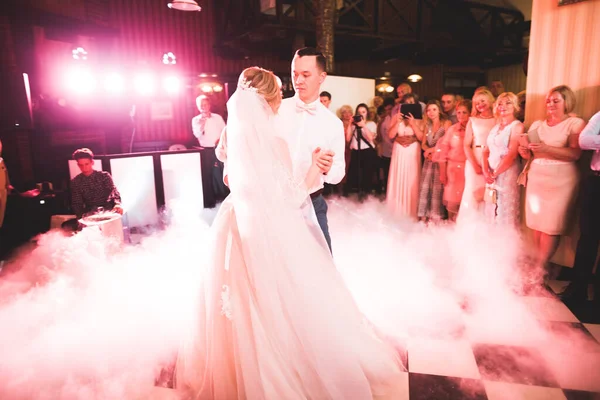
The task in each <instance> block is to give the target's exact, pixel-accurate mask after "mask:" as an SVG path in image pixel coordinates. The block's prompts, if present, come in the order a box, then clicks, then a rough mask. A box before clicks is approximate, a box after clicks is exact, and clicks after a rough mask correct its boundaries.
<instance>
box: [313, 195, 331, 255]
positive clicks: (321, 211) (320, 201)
mask: <svg viewBox="0 0 600 400" xmlns="http://www.w3.org/2000/svg"><path fill="white" fill-rule="evenodd" d="M310 198H311V200H312V203H313V207H314V209H315V214H317V221H318V222H319V227H321V230H322V231H323V235H325V240H326V241H327V246H329V251H331V237H330V236H329V226H328V225H327V202H325V199H324V198H323V189H321V190H317V191H316V192H314V193H311V195H310Z"/></svg>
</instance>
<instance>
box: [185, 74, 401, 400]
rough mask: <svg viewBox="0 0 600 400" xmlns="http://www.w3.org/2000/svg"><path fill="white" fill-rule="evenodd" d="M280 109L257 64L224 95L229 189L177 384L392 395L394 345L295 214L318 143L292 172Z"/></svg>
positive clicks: (255, 395)
mask: <svg viewBox="0 0 600 400" xmlns="http://www.w3.org/2000/svg"><path fill="white" fill-rule="evenodd" d="M280 104H281V94H280V91H279V86H278V84H277V81H276V79H275V75H273V73H272V72H270V71H266V70H263V69H261V68H258V67H253V68H248V69H246V70H244V72H243V73H242V74H241V75H240V78H239V81H238V89H237V90H236V92H235V93H234V94H233V96H232V97H231V98H230V99H229V101H228V102H227V108H228V110H229V120H228V125H227V152H228V153H229V154H228V157H227V160H228V170H229V183H230V186H231V195H230V196H229V197H228V198H227V199H226V200H225V201H224V202H223V204H222V205H221V208H220V210H219V213H218V215H217V217H216V219H215V221H214V222H213V224H212V227H211V232H212V235H213V236H212V238H211V239H212V240H211V246H210V252H209V254H207V255H206V258H205V259H204V260H198V262H199V265H202V266H203V267H206V268H205V269H206V271H205V272H204V274H203V279H202V280H201V283H200V293H199V296H198V299H199V300H198V307H197V310H196V315H195V317H196V318H195V326H194V327H193V329H191V330H190V332H189V333H188V334H187V336H186V337H185V338H184V340H183V341H182V342H183V343H182V347H181V349H180V351H179V359H178V363H177V369H176V370H177V382H178V386H179V388H180V389H181V390H182V391H185V392H186V397H188V398H194V399H299V398H308V399H326V398H339V399H372V398H374V397H377V398H382V399H397V398H400V397H401V396H402V394H401V393H402V386H403V385H402V383H401V382H402V372H401V362H400V360H399V357H398V356H397V351H395V350H394V348H392V347H391V346H390V345H388V344H387V343H386V342H385V341H384V340H382V339H381V338H379V337H378V336H377V335H376V334H375V333H374V332H375V330H374V329H373V327H371V326H369V324H368V323H365V317H364V316H363V314H362V313H361V311H360V310H359V309H358V307H357V306H356V304H355V302H354V300H353V298H352V295H351V293H350V292H349V290H348V289H347V287H346V286H345V283H344V280H343V278H342V277H341V275H340V274H339V272H338V271H337V269H336V267H335V264H334V262H333V259H332V257H331V254H330V252H329V248H328V247H327V243H326V242H325V238H324V237H323V235H320V236H318V235H314V232H313V230H312V229H311V227H310V224H307V223H306V220H305V219H304V216H303V214H302V211H301V206H302V204H303V203H304V202H305V200H306V198H308V196H309V193H310V188H311V187H312V186H313V185H314V183H315V180H318V179H320V175H321V170H320V166H319V163H318V162H319V154H320V153H321V150H320V149H315V150H314V151H313V156H312V163H311V165H310V167H309V170H308V173H307V174H306V176H305V177H303V179H301V180H299V179H298V178H297V177H294V175H293V172H292V165H291V157H290V154H289V149H288V147H287V142H286V141H285V139H282V138H281V133H280V132H277V131H276V128H277V127H278V126H280V125H278V124H276V122H275V118H274V117H275V115H276V113H277V112H278V109H279V105H280ZM340 332H343V339H340Z"/></svg>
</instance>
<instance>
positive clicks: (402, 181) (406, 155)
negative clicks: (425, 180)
mask: <svg viewBox="0 0 600 400" xmlns="http://www.w3.org/2000/svg"><path fill="white" fill-rule="evenodd" d="M402 103H403V104H416V99H415V96H414V95H413V94H412V93H408V94H406V95H404V97H403V98H402ZM392 118H393V122H392V125H391V126H390V129H389V131H388V135H389V137H390V139H392V140H394V147H393V149H392V160H391V163H390V173H389V178H388V186H387V196H386V202H387V206H388V209H389V210H390V212H391V213H392V214H393V215H395V216H397V217H400V218H410V219H413V220H416V219H417V206H418V204H419V182H420V177H421V140H422V139H423V127H422V123H423V121H422V120H416V119H414V118H413V117H412V115H407V116H406V118H404V115H403V114H401V113H400V112H398V113H397V114H396V115H394V116H392Z"/></svg>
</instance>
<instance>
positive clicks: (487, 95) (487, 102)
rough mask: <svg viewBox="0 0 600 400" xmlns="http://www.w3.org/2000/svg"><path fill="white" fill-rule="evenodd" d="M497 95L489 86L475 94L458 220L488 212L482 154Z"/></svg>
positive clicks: (492, 118)
mask: <svg viewBox="0 0 600 400" xmlns="http://www.w3.org/2000/svg"><path fill="white" fill-rule="evenodd" d="M493 105H494V96H493V95H492V93H491V92H490V91H489V90H487V89H485V88H482V89H477V90H476V91H475V95H473V111H472V113H471V118H470V119H469V123H468V124H467V128H466V131H465V141H464V148H465V155H466V156H467V163H466V165H465V189H464V191H463V197H462V201H461V203H460V212H459V213H458V220H459V221H460V220H461V219H462V218H463V217H465V216H467V215H478V214H479V215H480V213H481V214H483V212H484V206H483V192H484V190H485V178H484V177H483V169H482V164H481V163H482V153H483V150H484V149H485V146H486V143H487V137H488V134H489V133H490V131H491V130H492V128H493V127H494V125H496V119H495V118H494V112H493V110H492V107H493Z"/></svg>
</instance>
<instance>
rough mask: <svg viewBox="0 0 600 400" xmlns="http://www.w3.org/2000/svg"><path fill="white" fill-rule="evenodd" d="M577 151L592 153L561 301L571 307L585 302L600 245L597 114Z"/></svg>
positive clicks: (598, 287) (598, 290) (598, 286)
mask: <svg viewBox="0 0 600 400" xmlns="http://www.w3.org/2000/svg"><path fill="white" fill-rule="evenodd" d="M579 147H581V149H582V150H592V151H593V152H594V154H593V156H592V162H591V164H590V169H591V171H589V175H588V177H587V179H586V182H585V185H584V187H583V193H582V199H581V213H580V220H579V229H580V232H581V234H580V236H579V241H578V242H577V252H576V254H575V262H574V264H573V272H574V273H575V278H574V279H573V282H571V283H570V284H569V286H568V287H567V289H565V291H564V292H563V293H562V295H561V297H562V299H563V300H564V301H565V302H568V303H571V304H582V303H584V302H585V301H586V300H587V289H588V284H589V283H590V281H591V280H592V272H593V270H594V265H595V264H596V256H597V255H598V244H600V112H597V113H596V114H595V115H594V116H593V117H592V118H591V119H590V121H589V122H588V124H587V126H586V127H585V128H584V129H583V131H582V132H581V134H580V135H579ZM598 278H600V271H598V270H596V281H595V285H594V302H595V303H596V308H597V309H598V308H600V279H598Z"/></svg>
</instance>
